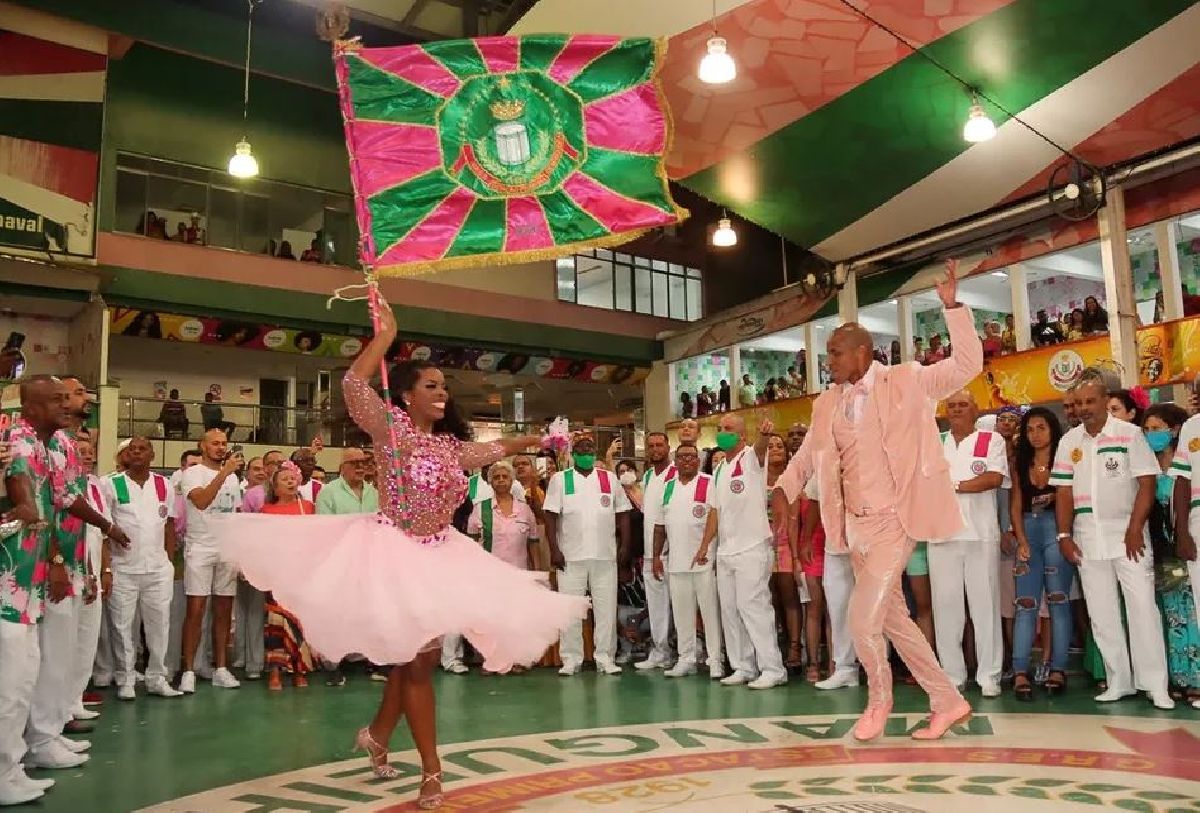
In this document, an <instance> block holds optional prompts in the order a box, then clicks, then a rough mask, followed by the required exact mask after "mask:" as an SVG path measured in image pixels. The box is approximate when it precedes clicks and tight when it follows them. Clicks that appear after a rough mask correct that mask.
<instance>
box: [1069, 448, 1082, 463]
mask: <svg viewBox="0 0 1200 813" xmlns="http://www.w3.org/2000/svg"><path fill="white" fill-rule="evenodd" d="M1081 460H1083V449H1079V448H1075V449H1072V450H1071V462H1072V463H1078V462H1079V461H1081Z"/></svg>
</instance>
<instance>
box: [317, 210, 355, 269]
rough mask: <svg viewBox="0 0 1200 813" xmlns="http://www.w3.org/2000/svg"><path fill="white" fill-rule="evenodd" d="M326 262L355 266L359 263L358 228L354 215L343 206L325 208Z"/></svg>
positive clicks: (324, 238)
mask: <svg viewBox="0 0 1200 813" xmlns="http://www.w3.org/2000/svg"><path fill="white" fill-rule="evenodd" d="M322 238H323V240H324V243H325V252H324V262H329V263H336V264H337V265H345V266H350V267H352V268H353V267H355V266H357V265H358V252H357V246H358V229H357V227H356V226H355V224H354V215H353V214H351V213H350V212H349V211H346V210H343V209H341V208H336V209H333V208H326V209H325V232H324V234H323V235H322Z"/></svg>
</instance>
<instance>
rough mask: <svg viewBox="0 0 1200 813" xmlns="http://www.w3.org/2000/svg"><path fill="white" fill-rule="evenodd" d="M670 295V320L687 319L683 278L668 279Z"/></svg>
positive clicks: (684, 280)
mask: <svg viewBox="0 0 1200 813" xmlns="http://www.w3.org/2000/svg"><path fill="white" fill-rule="evenodd" d="M669 280H670V284H669V288H670V295H671V307H670V311H671V318H672V319H687V280H686V279H684V278H683V277H676V276H672V277H669Z"/></svg>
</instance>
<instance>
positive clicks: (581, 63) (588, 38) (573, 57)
mask: <svg viewBox="0 0 1200 813" xmlns="http://www.w3.org/2000/svg"><path fill="white" fill-rule="evenodd" d="M620 41H621V38H620V37H608V36H600V35H596V34H583V35H580V36H577V37H571V39H570V40H568V41H567V44H566V46H565V47H564V48H563V49H562V52H561V53H560V54H559V55H558V56H557V57H555V58H554V62H553V64H551V65H550V70H549V71H547V73H549V74H550V78H551V79H553V80H554V81H555V82H558V83H559V84H560V85H566V84H569V83H570V82H571V80H572V79H574V78H575V77H576V76H578V75H579V72H580V71H582V70H583V69H584V68H586V67H587V66H588V65H589V64H590V63H591V62H592V60H594V59H595V58H596V57H598V56H600V55H601V54H603V53H605V52H606V51H609V50H611V49H612V47H613V46H614V45H616V44H617V43H618V42H620Z"/></svg>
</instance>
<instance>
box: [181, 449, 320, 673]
mask: <svg viewBox="0 0 1200 813" xmlns="http://www.w3.org/2000/svg"><path fill="white" fill-rule="evenodd" d="M282 462H283V452H281V451H279V450H278V449H272V450H271V451H269V452H267V453H266V454H265V455H263V456H262V459H261V461H260V463H259V465H258V466H255V465H254V461H253V460H251V461H250V462H249V463H248V464H247V466H246V479H245V480H244V481H243V482H242V506H241V509H240V510H241V511H242V512H243V513H247V514H260V513H262V508H263V504H264V503H265V502H266V501H267V489H266V483H267V481H268V480H270V479H271V478H272V477H274V476H275V472H276V471H278V470H279V464H280V463H282ZM304 499H308V498H307V497H305V498H304ZM313 502H315V500H314V501H313ZM211 616H212V611H211V609H210V610H209V615H208V617H209V618H210V623H211ZM233 616H234V629H233V666H234V668H235V669H236V668H237V667H239V666H240V667H243V668H244V669H245V670H246V680H259V679H261V678H262V672H263V668H264V667H265V665H266V650H265V647H264V642H263V627H264V625H265V624H266V622H267V594H266V593H264V592H263V591H262V590H259V589H258V588H257V587H255V586H254V585H253V584H251V583H250V582H248V581H246V580H245V579H243V578H241V577H239V578H238V584H237V595H236V596H234V612H233ZM206 626H207V625H206ZM206 640H207V636H205V635H202V636H201V639H200V649H199V655H200V662H201V664H203V665H204V666H205V667H207V665H208V661H209V658H210V654H209V652H208V646H207V645H206V644H205V641H206Z"/></svg>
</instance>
